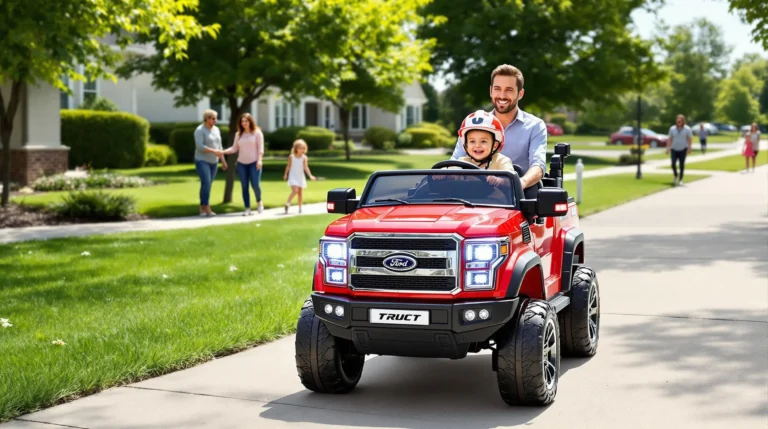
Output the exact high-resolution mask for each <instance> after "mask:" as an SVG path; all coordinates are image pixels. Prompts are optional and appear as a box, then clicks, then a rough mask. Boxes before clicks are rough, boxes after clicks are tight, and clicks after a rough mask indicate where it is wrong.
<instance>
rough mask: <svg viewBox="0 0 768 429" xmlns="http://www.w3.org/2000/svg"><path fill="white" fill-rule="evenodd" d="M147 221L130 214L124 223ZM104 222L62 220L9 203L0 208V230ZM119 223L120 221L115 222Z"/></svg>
mask: <svg viewBox="0 0 768 429" xmlns="http://www.w3.org/2000/svg"><path fill="white" fill-rule="evenodd" d="M142 219H149V216H145V215H140V214H132V215H130V216H128V218H127V219H125V220H126V221H131V220H142ZM95 222H106V221H105V220H101V219H98V220H94V219H79V218H62V217H59V216H57V215H56V214H55V213H52V212H50V211H49V210H46V209H45V208H43V207H34V206H22V205H18V204H13V203H10V204H8V206H7V207H0V228H23V227H29V226H46V225H72V224H78V223H95ZM115 222H121V221H115Z"/></svg>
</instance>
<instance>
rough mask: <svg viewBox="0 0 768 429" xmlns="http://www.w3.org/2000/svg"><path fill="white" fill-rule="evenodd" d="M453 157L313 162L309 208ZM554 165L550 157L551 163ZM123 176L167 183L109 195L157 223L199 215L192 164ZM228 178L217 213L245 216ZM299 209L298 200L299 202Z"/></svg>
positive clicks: (594, 161) (271, 176)
mask: <svg viewBox="0 0 768 429" xmlns="http://www.w3.org/2000/svg"><path fill="white" fill-rule="evenodd" d="M448 158H449V157H448V156H447V155H445V156H444V155H418V156H408V155H377V156H365V157H362V156H360V157H353V159H352V161H350V162H347V161H345V160H344V159H340V158H331V159H328V158H314V159H313V158H310V169H311V170H312V173H313V174H314V175H315V176H316V177H318V181H315V182H311V181H308V182H307V184H308V186H307V188H306V189H305V190H304V203H305V204H309V203H317V202H323V201H325V200H326V198H327V195H328V191H329V190H331V189H333V188H355V189H357V191H358V194H359V193H361V192H362V190H363V188H364V187H365V184H366V182H367V181H368V177H369V176H370V175H371V173H373V172H375V171H380V170H405V169H420V168H430V167H432V166H433V165H434V164H436V163H437V162H439V161H443V160H445V159H448ZM581 158H582V159H583V162H584V164H585V168H586V169H587V170H592V169H597V168H603V167H609V166H612V165H615V164H616V161H615V160H614V159H610V158H599V157H591V156H582V157H581ZM548 159H549V157H548ZM576 159H577V157H575V156H571V157H569V158H568V159H566V166H565V171H564V172H565V174H568V173H570V172H573V171H575V170H574V165H575V164H576ZM284 170H285V162H284V161H283V160H279V159H270V160H266V161H265V162H264V168H263V173H262V177H261V193H262V199H263V202H264V207H265V208H273V207H281V206H282V205H283V204H285V202H286V200H287V198H288V195H289V194H290V188H289V187H288V185H287V182H285V181H283V172H284ZM119 172H120V173H122V174H129V175H140V176H142V177H144V178H147V179H150V180H154V181H158V182H161V183H163V184H161V185H157V186H149V187H144V188H132V189H115V190H109V192H113V193H116V194H125V195H131V196H134V197H136V200H137V210H138V211H139V213H141V214H145V215H148V216H151V217H157V218H165V217H177V216H193V215H195V214H197V212H198V204H199V200H198V195H199V189H200V180H199V178H198V177H197V174H196V173H195V168H194V166H193V165H191V164H185V165H174V166H167V167H149V168H140V169H134V170H120V171H119ZM225 180H226V172H225V171H223V170H221V169H219V172H218V174H217V176H216V180H215V181H214V184H213V187H212V189H211V204H212V208H213V210H214V211H215V212H217V213H232V212H241V211H243V209H244V204H243V197H242V190H241V189H242V188H241V186H240V182H239V180H238V178H237V177H235V184H234V187H233V191H232V202H231V203H228V204H221V203H220V202H221V201H222V197H223V195H224V188H225V183H226V182H225ZM250 194H251V207H254V208H255V206H256V196H255V194H254V192H253V190H252V189H251V190H250ZM64 195H66V192H49V193H46V194H39V195H29V196H19V197H15V198H14V199H13V200H14V201H15V202H17V203H23V204H29V205H47V204H50V203H53V202H57V201H60V200H61V198H62V197H63V196H64ZM293 203H294V204H297V200H296V199H295V198H294V200H293Z"/></svg>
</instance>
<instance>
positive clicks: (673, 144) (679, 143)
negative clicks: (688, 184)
mask: <svg viewBox="0 0 768 429" xmlns="http://www.w3.org/2000/svg"><path fill="white" fill-rule="evenodd" d="M669 142H670V143H669V144H668V145H667V155H669V153H670V151H671V152H672V172H673V173H674V175H675V179H674V185H675V186H678V185H680V186H682V185H683V174H684V173H685V157H686V155H688V154H690V153H691V146H692V144H693V132H692V131H691V127H689V126H688V125H686V123H685V116H683V115H677V120H676V121H675V125H672V126H671V127H669ZM677 161H680V175H679V176H678V175H677Z"/></svg>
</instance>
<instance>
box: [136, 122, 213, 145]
mask: <svg viewBox="0 0 768 429" xmlns="http://www.w3.org/2000/svg"><path fill="white" fill-rule="evenodd" d="M201 123H202V122H155V123H152V124H149V141H151V142H155V143H159V144H169V143H170V142H171V132H173V130H175V129H176V128H197V126H198V125H200V124H201Z"/></svg>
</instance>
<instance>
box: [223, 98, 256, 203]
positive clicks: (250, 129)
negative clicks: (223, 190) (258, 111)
mask: <svg viewBox="0 0 768 429" xmlns="http://www.w3.org/2000/svg"><path fill="white" fill-rule="evenodd" d="M237 128H238V131H237V134H235V142H234V143H233V144H232V147H230V148H229V149H227V150H224V151H219V153H220V154H223V155H229V154H232V153H237V175H238V176H239V177H240V185H241V186H242V188H243V202H244V203H245V213H243V216H250V215H251V192H250V189H248V184H249V183H250V185H251V186H252V187H253V192H254V193H255V194H256V204H257V209H258V211H259V213H261V212H262V211H263V210H264V205H263V204H262V203H261V187H260V186H259V181H260V180H261V160H262V158H263V156H264V134H263V133H262V132H261V129H260V128H259V127H257V126H256V121H255V120H254V119H253V116H251V114H250V113H243V115H242V116H240V121H239V122H238V125H237Z"/></svg>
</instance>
